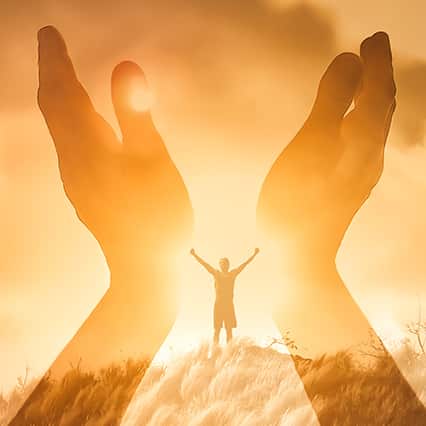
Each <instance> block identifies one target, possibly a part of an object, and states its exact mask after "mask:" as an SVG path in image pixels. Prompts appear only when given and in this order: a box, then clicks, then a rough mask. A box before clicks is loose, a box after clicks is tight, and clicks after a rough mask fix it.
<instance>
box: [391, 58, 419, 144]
mask: <svg viewBox="0 0 426 426" xmlns="http://www.w3.org/2000/svg"><path fill="white" fill-rule="evenodd" d="M395 74H396V82H397V87H398V94H397V100H398V108H397V112H396V114H395V125H394V128H395V130H396V132H397V133H398V136H399V138H398V141H399V143H400V144H402V145H403V146H406V147H410V146H414V145H420V144H423V143H424V142H425V123H426V62H424V61H415V62H411V63H409V64H404V65H401V66H399V67H397V68H396V72H395Z"/></svg>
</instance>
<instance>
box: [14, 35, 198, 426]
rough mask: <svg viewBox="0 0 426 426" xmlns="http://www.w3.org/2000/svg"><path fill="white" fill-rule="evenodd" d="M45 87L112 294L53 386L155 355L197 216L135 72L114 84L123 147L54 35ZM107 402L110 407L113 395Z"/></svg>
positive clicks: (30, 415) (117, 412)
mask: <svg viewBox="0 0 426 426" xmlns="http://www.w3.org/2000/svg"><path fill="white" fill-rule="evenodd" d="M39 79H40V87H39V92H38V101H39V105H40V109H41V110H42V112H43V115H44V117H45V119H46V122H47V125H48V127H49V130H50V133H51V135H52V138H53V140H54V143H55V147H56V151H57V154H58V159H59V168H60V172H61V178H62V181H63V184H64V188H65V191H66V193H67V196H68V198H69V199H70V201H71V202H72V204H73V206H74V208H75V210H76V212H77V215H78V217H79V218H80V219H81V221H82V222H83V223H84V224H85V225H86V226H87V228H88V229H89V230H90V231H91V232H92V234H93V235H94V236H95V238H96V239H97V240H98V242H99V244H100V246H101V248H102V250H103V252H104V255H105V258H106V260H107V262H108V266H109V268H110V272H111V281H110V289H109V290H108V291H107V293H106V294H105V296H104V297H103V298H102V300H101V301H100V303H99V304H98V305H97V306H96V308H95V309H94V311H93V312H92V313H91V315H90V316H89V318H88V319H87V320H86V321H85V322H84V324H83V325H82V326H81V328H80V329H79V330H78V332H77V334H76V335H75V336H74V338H73V339H72V340H71V342H70V343H69V344H68V345H67V346H66V347H65V349H64V350H63V351H62V353H61V354H60V355H59V356H58V358H57V359H56V361H55V362H54V364H53V365H52V366H51V368H50V372H49V374H48V377H50V373H51V374H52V375H53V377H54V378H55V379H56V380H61V378H63V377H64V375H65V374H66V373H67V372H68V371H69V368H70V365H80V366H81V368H82V369H84V370H89V371H90V372H91V373H93V374H94V375H96V374H97V373H98V372H99V370H100V369H101V368H102V367H108V366H111V365H112V364H116V363H121V362H123V361H126V360H128V359H130V358H133V359H134V358H138V359H140V358H142V359H145V360H149V359H151V358H152V357H153V356H154V355H155V353H156V352H157V350H158V349H159V347H160V346H161V344H162V342H163V340H164V339H165V337H166V336H167V333H168V332H169V330H170V328H171V327H172V325H173V323H174V321H175V317H176V308H177V306H176V305H177V297H176V294H175V293H176V292H175V290H176V275H175V274H174V270H173V269H174V264H175V261H174V256H175V255H176V254H177V252H178V251H179V250H180V249H181V248H183V247H185V246H186V244H185V243H186V239H188V238H189V237H190V233H191V227H192V208H191V204H190V200H189V197H188V194H187V191H186V188H185V185H184V183H183V181H182V178H181V176H180V174H179V172H178V170H177V169H176V167H175V165H174V164H173V162H172V160H171V158H170V156H169V155H168V153H167V150H166V148H165V146H164V144H163V141H162V139H161V137H160V135H159V134H158V132H157V130H156V129H155V127H154V125H153V123H152V120H151V117H150V114H149V112H148V110H142V111H138V110H136V109H133V106H132V103H131V98H132V97H134V96H135V94H139V96H142V97H143V96H146V91H147V86H146V82H145V78H144V75H143V73H142V70H141V69H140V68H139V67H138V66H137V65H136V64H134V63H131V62H124V63H121V64H120V65H118V66H117V67H116V68H115V70H114V72H113V75H112V99H113V103H114V108H115V112H116V115H117V118H118V122H119V124H120V128H121V132H122V136H123V139H122V141H120V140H119V139H118V138H117V137H116V135H115V134H114V132H113V130H112V128H111V127H110V126H109V124H108V123H107V122H106V121H105V120H104V119H103V118H102V117H101V116H100V115H99V114H98V113H97V112H96V111H95V109H94V107H93V105H92V103H91V101H90V99H89V97H88V95H87V93H86V91H85V90H84V88H83V87H82V85H81V84H80V83H79V81H78V80H77V77H76V74H75V71H74V68H73V65H72V63H71V59H70V58H69V56H68V53H67V50H66V46H65V43H64V40H63V39H62V37H61V35H60V34H59V32H58V31H57V30H56V29H55V28H53V27H46V28H43V29H42V30H40V32H39ZM44 332H46V331H44ZM47 332H48V331H47ZM142 375H143V371H138V372H137V374H136V376H135V377H134V378H132V380H131V381H130V384H131V386H128V387H126V386H125V385H124V384H123V387H122V386H121V385H120V384H119V385H118V387H119V388H121V389H122V394H121V395H120V398H119V399H120V404H119V405H118V406H117V407H116V408H115V409H114V410H113V411H112V412H111V422H112V423H111V424H118V423H119V421H120V418H121V416H122V414H123V411H124V410H125V409H126V407H127V404H128V402H129V401H130V399H131V398H132V395H133V392H134V390H135V387H136V386H137V384H138V381H139V379H140V378H141V376H142ZM46 389H47V387H46V386H45V383H44V381H41V382H40V384H39V385H38V386H37V387H36V388H35V390H34V392H33V393H32V394H31V396H30V397H29V398H28V400H27V401H26V402H25V404H24V405H23V407H22V408H21V409H20V411H19V412H18V414H17V416H16V417H15V419H14V420H13V421H12V423H11V425H17V426H19V425H22V424H38V423H37V419H35V418H34V412H33V411H34V410H32V409H31V407H32V405H33V404H34V405H35V406H38V405H41V404H43V403H46V401H45V398H46V392H48V391H47V390H46ZM67 397H69V398H72V395H68V396H67ZM100 398H101V399H102V398H104V399H105V401H100V402H102V403H105V404H107V401H106V399H108V398H110V395H106V394H105V395H103V396H100ZM73 402H74V401H70V404H69V406H73ZM52 410H53V411H55V412H57V413H58V412H59V415H60V416H62V415H63V416H65V417H66V416H67V415H68V414H67V413H66V412H63V413H62V412H61V410H60V407H56V406H55V407H52ZM53 423H55V424H57V423H58V424H59V423H60V420H59V419H56V420H55V421H53Z"/></svg>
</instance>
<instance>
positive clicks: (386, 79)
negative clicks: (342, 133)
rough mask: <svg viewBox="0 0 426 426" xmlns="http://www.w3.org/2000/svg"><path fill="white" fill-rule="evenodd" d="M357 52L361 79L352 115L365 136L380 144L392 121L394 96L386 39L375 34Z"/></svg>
mask: <svg viewBox="0 0 426 426" xmlns="http://www.w3.org/2000/svg"><path fill="white" fill-rule="evenodd" d="M360 51H361V59H362V63H363V78H362V87H361V90H360V93H359V96H358V97H357V100H356V104H355V109H354V114H353V115H354V118H355V119H357V120H358V122H359V125H360V126H362V127H363V128H364V131H365V132H368V134H367V135H370V136H372V137H374V138H375V139H376V138H378V139H380V140H381V141H382V142H384V141H386V138H387V134H388V131H389V128H390V124H391V121H392V115H393V110H394V109H395V94H396V87H395V82H394V76H393V67H392V52H391V46H390V42H389V37H388V35H387V34H386V33H384V32H379V33H376V34H374V35H373V36H371V37H369V38H367V39H365V40H364V41H363V42H362V44H361V49H360Z"/></svg>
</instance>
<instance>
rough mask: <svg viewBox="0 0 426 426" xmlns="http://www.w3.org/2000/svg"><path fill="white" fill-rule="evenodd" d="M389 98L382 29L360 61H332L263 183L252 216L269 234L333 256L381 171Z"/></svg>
mask: <svg viewBox="0 0 426 426" xmlns="http://www.w3.org/2000/svg"><path fill="white" fill-rule="evenodd" d="M394 97H395V86H394V82H393V72H392V59H391V53H390V47H389V41H388V38H387V36H386V35H385V34H383V33H377V34H375V35H374V36H373V37H371V38H369V39H367V40H365V41H364V42H363V44H362V45H361V58H359V57H358V56H356V55H353V54H342V55H339V56H338V57H337V58H336V59H335V60H334V61H333V62H332V64H331V65H330V66H329V68H328V69H327V71H326V73H325V74H324V76H323V78H322V80H321V83H320V87H319V91H318V95H317V99H316V101H315V104H314V107H313V110H312V112H311V114H310V116H309V118H308V119H307V121H306V123H305V125H304V126H303V128H302V129H301V130H300V132H299V133H298V134H297V135H296V137H295V138H294V139H293V141H292V142H291V143H290V144H289V145H288V146H287V147H286V148H285V149H284V151H283V152H282V153H281V155H280V156H279V157H278V159H277V160H276V162H275V164H274V165H273V167H272V169H271V171H270V172H269V174H268V176H267V178H266V180H265V182H264V184H263V188H262V191H261V194H260V198H259V204H258V218H259V221H260V223H261V225H262V226H263V228H264V229H265V230H266V231H267V232H269V233H270V234H271V235H272V237H273V238H275V239H279V240H281V241H283V240H285V241H288V243H289V244H290V245H291V249H292V250H300V251H301V252H302V253H305V254H306V253H315V254H318V253H321V254H326V255H330V256H335V254H336V252H337V249H338V247H339V245H340V242H341V240H342V238H343V235H344V233H345V231H346V229H347V227H348V226H349V224H350V222H351V220H352V218H353V216H354V214H355V213H356V212H357V210H358V209H359V208H360V207H361V206H362V204H363V203H364V201H365V200H366V199H367V198H368V196H369V193H370V191H371V190H372V189H373V187H374V186H375V185H376V183H377V182H378V180H379V178H380V175H381V173H382V169H383V156H384V145H385V142H386V138H387V134H388V131H389V127H390V123H391V119H392V114H393V111H394V107H395V98H394ZM353 101H354V102H355V106H354V108H353V110H352V111H351V112H350V113H349V114H346V112H347V110H348V108H349V107H350V105H351V104H352V102H353Z"/></svg>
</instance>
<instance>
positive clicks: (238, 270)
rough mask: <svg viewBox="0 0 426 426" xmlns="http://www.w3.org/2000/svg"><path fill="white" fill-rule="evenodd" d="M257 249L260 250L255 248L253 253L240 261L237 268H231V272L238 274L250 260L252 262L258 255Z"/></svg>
mask: <svg viewBox="0 0 426 426" xmlns="http://www.w3.org/2000/svg"><path fill="white" fill-rule="evenodd" d="M259 251H260V250H259V249H258V248H256V249H255V250H254V253H253V254H252V255H251V256H250V257H249V258H248V259H247V260H246V261H245V262H244V263H242V264H241V265H240V266H238V268H235V269H233V270H232V271H231V272H233V273H235V274H239V273H240V272H241V271H242V270H243V269H244V268H245V267H246V266H247V265H248V264H249V263H250V262H252V261H253V260H254V258H255V257H256V256H257V255H258V253H259Z"/></svg>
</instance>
